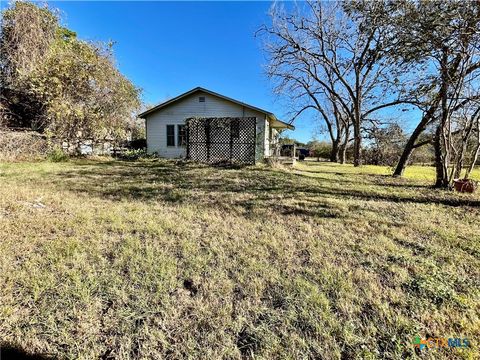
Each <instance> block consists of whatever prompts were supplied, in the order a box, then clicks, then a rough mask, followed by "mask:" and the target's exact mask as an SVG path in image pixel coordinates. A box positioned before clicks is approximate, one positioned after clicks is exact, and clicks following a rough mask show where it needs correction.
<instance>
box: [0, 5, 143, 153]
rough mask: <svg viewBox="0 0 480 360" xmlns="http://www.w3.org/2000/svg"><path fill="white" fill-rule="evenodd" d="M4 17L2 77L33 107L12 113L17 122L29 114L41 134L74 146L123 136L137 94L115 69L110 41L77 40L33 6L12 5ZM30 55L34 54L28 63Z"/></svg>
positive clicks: (49, 13) (45, 10)
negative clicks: (30, 97)
mask: <svg viewBox="0 0 480 360" xmlns="http://www.w3.org/2000/svg"><path fill="white" fill-rule="evenodd" d="M3 17H4V19H5V21H4V22H3V23H2V35H1V44H2V60H1V63H2V79H4V80H5V84H6V85H7V86H8V87H11V88H12V89H13V90H12V91H15V92H17V93H19V94H28V96H30V95H31V96H33V98H34V99H36V101H37V103H38V106H37V107H33V109H32V110H31V111H28V112H26V113H25V112H23V113H22V112H20V113H17V114H16V115H17V116H16V118H18V119H19V120H18V121H23V120H22V117H24V116H25V115H26V114H29V115H30V116H34V119H35V120H34V121H35V122H36V123H37V124H38V125H37V126H36V127H37V128H39V129H40V130H43V131H45V130H48V131H49V132H50V133H51V134H52V135H53V136H54V137H55V138H57V139H66V140H68V141H69V142H77V143H78V144H80V143H81V141H82V140H85V139H93V140H102V139H109V140H118V139H124V138H126V136H127V132H128V129H129V126H130V125H129V124H130V123H131V122H132V117H133V112H134V111H135V109H136V108H138V106H139V98H138V96H139V90H138V89H137V88H135V86H134V85H133V84H132V83H131V82H130V81H129V80H128V79H126V78H125V77H124V76H123V75H122V74H121V73H120V72H119V71H118V69H117V68H116V66H115V63H114V60H113V52H112V43H109V44H103V43H89V42H86V41H82V40H80V39H78V38H77V36H76V34H75V33H74V32H72V31H70V30H68V29H66V28H64V27H62V26H60V23H59V18H58V17H57V16H56V15H55V14H54V12H52V11H50V10H49V9H48V8H46V7H45V8H40V7H38V6H37V5H35V4H32V3H25V2H15V3H14V4H13V5H12V6H11V7H10V8H7V9H6V10H5V11H4V12H3ZM25 19H26V20H25ZM30 19H34V21H30ZM27 22H28V26H26V23H27ZM25 27H28V28H29V29H31V30H29V31H30V32H27V33H28V34H30V37H25V34H24V31H23V29H24V28H25ZM19 49H20V50H22V51H20V52H19ZM24 49H25V50H24ZM27 49H30V50H28V51H27ZM29 52H31V53H33V54H34V56H32V57H31V58H29V59H28V61H27V60H26V59H25V57H29V56H30V55H29ZM12 102H13V103H15V101H12ZM16 103H18V101H17V102H16ZM7 104H8V103H7ZM10 108H11V110H12V112H15V108H14V107H10Z"/></svg>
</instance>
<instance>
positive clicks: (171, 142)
mask: <svg viewBox="0 0 480 360" xmlns="http://www.w3.org/2000/svg"><path fill="white" fill-rule="evenodd" d="M167 146H175V125H167Z"/></svg>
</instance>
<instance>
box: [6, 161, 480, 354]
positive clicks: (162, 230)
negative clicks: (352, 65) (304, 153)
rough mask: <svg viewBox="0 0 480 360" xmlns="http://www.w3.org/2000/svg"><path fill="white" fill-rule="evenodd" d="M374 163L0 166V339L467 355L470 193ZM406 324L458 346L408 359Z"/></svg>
mask: <svg viewBox="0 0 480 360" xmlns="http://www.w3.org/2000/svg"><path fill="white" fill-rule="evenodd" d="M389 174H390V170H389V169H387V168H384V167H375V166H365V167H362V168H360V169H356V168H353V167H351V166H341V165H335V164H328V163H315V162H308V163H302V164H298V166H297V167H296V168H295V169H292V170H272V169H268V168H265V167H249V168H245V169H220V168H212V167H206V166H201V165H193V164H185V163H174V162H167V161H152V160H149V161H137V162H119V161H107V160H104V161H87V160H73V161H70V162H67V163H51V162H39V163H16V164H0V185H1V186H0V254H1V256H0V286H1V289H0V290H1V291H0V342H1V343H3V344H4V345H5V344H10V345H13V346H17V347H20V348H22V349H25V350H26V351H29V352H34V353H46V354H50V355H53V356H54V357H59V358H71V359H77V358H80V359H92V358H99V357H102V356H103V358H109V357H111V358H113V357H115V358H117V359H129V358H151V359H160V358H166V359H177V358H191V359H217V358H226V359H236V358H241V357H247V358H250V357H251V358H253V357H255V358H259V359H262V358H264V359H274V358H275V359H303V358H304V359H307V358H326V359H340V358H343V359H354V358H358V359H369V358H372V359H373V358H390V359H398V358H401V357H403V358H415V357H417V356H419V357H421V358H424V359H441V358H445V359H450V358H467V359H475V358H479V356H480V320H479V317H480V194H479V193H477V194H473V195H467V194H457V193H453V192H445V191H437V190H433V189H431V188H430V187H429V185H430V184H431V183H432V181H433V175H434V173H433V169H431V168H426V167H411V168H409V169H408V170H407V173H406V177H405V178H404V179H394V178H392V177H390V176H388V175H389ZM474 178H476V179H477V180H479V179H480V171H479V170H478V169H477V170H476V172H475V173H474ZM417 335H419V336H422V337H428V336H431V337H447V338H449V337H461V338H464V337H466V338H468V339H469V340H470V341H471V347H470V348H468V349H429V350H423V351H422V352H421V353H415V350H414V347H413V345H412V341H413V338H414V337H415V336H417Z"/></svg>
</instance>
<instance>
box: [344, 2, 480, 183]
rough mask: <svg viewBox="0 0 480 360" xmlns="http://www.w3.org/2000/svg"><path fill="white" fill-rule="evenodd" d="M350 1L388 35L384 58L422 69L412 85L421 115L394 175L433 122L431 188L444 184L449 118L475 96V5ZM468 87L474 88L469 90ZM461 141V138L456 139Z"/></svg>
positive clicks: (449, 161)
mask: <svg viewBox="0 0 480 360" xmlns="http://www.w3.org/2000/svg"><path fill="white" fill-rule="evenodd" d="M352 4H353V5H352V7H353V8H354V9H355V11H358V12H360V13H362V16H364V17H365V19H374V20H375V21H376V22H377V24H378V26H380V27H381V28H383V29H384V30H385V31H386V32H387V33H388V34H390V36H389V37H388V38H386V39H385V50H386V54H387V56H388V57H389V58H391V59H392V60H393V61H395V62H396V63H397V64H402V65H405V64H407V65H409V66H412V67H414V66H419V67H421V68H422V69H423V71H424V75H423V76H422V78H421V79H420V80H421V81H419V83H418V85H417V86H416V87H415V91H416V93H417V95H418V96H419V97H422V98H423V101H422V103H423V116H422V118H421V120H420V122H419V123H418V125H417V127H416V128H415V130H414V132H413V133H412V135H411V137H410V139H409V140H408V142H407V144H406V147H405V149H404V151H403V154H402V156H401V158H400V161H399V163H398V165H397V168H396V170H395V173H394V174H395V175H402V174H403V171H404V169H405V166H406V164H407V163H408V159H409V157H410V155H411V153H412V151H413V150H414V149H415V147H417V146H420V145H422V143H421V142H418V141H417V140H418V139H419V137H420V136H421V134H422V133H423V132H424V131H425V129H426V128H427V127H428V126H429V125H432V124H433V125H434V126H435V127H436V130H435V135H434V139H433V140H434V147H435V154H436V174H437V176H436V186H437V187H443V188H446V187H449V186H450V184H451V181H452V178H453V175H454V174H455V173H456V170H455V167H456V164H455V162H456V161H455V157H456V150H455V149H454V147H455V144H454V142H455V141H454V137H455V134H458V132H462V130H461V129H458V128H457V129H456V128H455V127H456V125H459V123H458V122H457V123H456V124H455V121H453V118H454V117H455V116H456V115H455V113H457V112H459V111H462V109H463V108H465V107H466V106H468V105H469V103H471V102H472V101H474V100H475V99H478V97H479V93H478V88H479V86H478V82H477V79H478V70H479V69H480V61H479V49H480V3H479V2H478V1H472V2H458V1H444V2H435V1H409V0H404V1H384V2H381V3H375V6H371V4H369V3H366V2H360V1H359V2H353V3H352ZM367 23H368V22H367ZM473 84H476V85H473ZM472 88H473V89H476V91H473V92H472V91H470V89H472ZM457 127H458V126H457ZM469 136H472V133H469ZM465 141H467V139H466V138H464V140H462V142H465Z"/></svg>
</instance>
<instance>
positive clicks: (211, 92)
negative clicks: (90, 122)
mask: <svg viewBox="0 0 480 360" xmlns="http://www.w3.org/2000/svg"><path fill="white" fill-rule="evenodd" d="M198 91H201V92H204V93H207V94H210V95H213V96H216V97H219V98H221V99H224V100H228V101H231V102H233V103H235V104H238V105H241V106H244V107H246V108H249V109H252V110H255V111H258V112H261V113H264V114H265V115H267V116H268V117H270V118H271V119H272V120H274V121H275V122H278V123H280V124H282V125H284V126H285V127H286V128H288V129H290V130H294V129H295V127H294V126H293V125H292V124H289V123H286V122H284V121H281V120H278V119H277V117H276V116H275V114H274V113H272V112H270V111H266V110H263V109H260V108H258V107H256V106H252V105H249V104H246V103H244V102H241V101H238V100H235V99H232V98H229V97H227V96H225V95H222V94H219V93H216V92H214V91H211V90H207V89H205V88H202V87H199V86H198V87H196V88H194V89H192V90H189V91H187V92H185V93H183V94H180V95H178V96H176V97H174V98H172V99H170V100H167V101H165V102H163V103H161V104H158V105H156V106H154V107H152V108H150V109H148V110H146V111H144V112H142V113H141V114H139V115H138V117H140V118H143V119H144V118H145V116H147V115H149V114H151V113H153V112H155V111H157V110H160V109H162V108H164V107H166V106H168V105H170V104H173V103H174V102H176V101H178V100H180V99H183V98H184V97H186V96H189V95H192V94H194V93H196V92H198Z"/></svg>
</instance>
